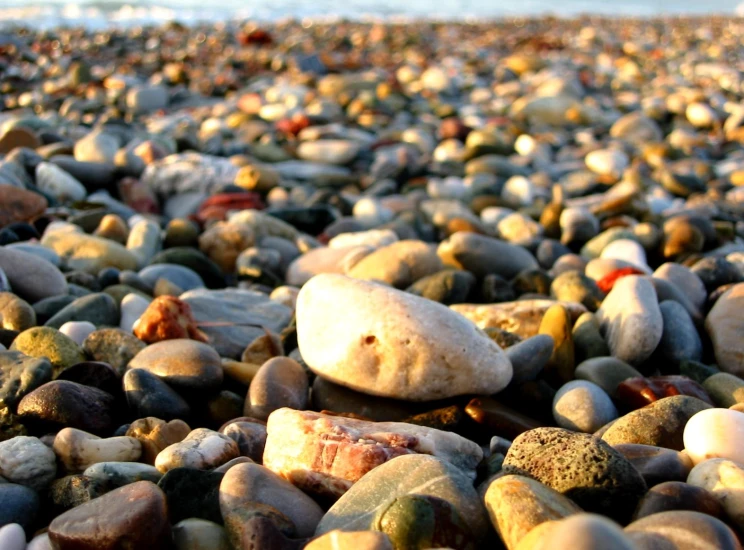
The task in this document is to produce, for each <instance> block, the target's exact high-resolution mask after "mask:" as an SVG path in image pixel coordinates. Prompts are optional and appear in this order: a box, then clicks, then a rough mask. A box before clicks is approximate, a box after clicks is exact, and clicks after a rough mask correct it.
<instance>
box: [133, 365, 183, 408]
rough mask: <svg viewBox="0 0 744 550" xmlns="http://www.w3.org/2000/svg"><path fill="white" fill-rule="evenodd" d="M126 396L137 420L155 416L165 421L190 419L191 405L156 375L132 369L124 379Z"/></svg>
mask: <svg viewBox="0 0 744 550" xmlns="http://www.w3.org/2000/svg"><path fill="white" fill-rule="evenodd" d="M123 384H124V396H125V397H126V400H127V405H128V406H129V410H130V411H131V412H132V414H133V415H134V416H135V417H136V418H144V417H148V416H154V417H156V418H161V419H163V420H173V419H176V418H188V417H189V416H190V415H191V408H190V407H189V404H188V403H187V402H186V401H185V400H184V399H183V397H181V396H180V395H178V393H177V392H176V391H175V390H173V389H172V388H171V387H170V386H169V385H168V384H166V383H165V382H163V381H162V380H161V379H160V378H158V377H157V376H155V375H154V374H152V373H150V372H148V371H146V370H144V369H137V368H132V369H129V370H127V372H126V374H125V375H124V379H123Z"/></svg>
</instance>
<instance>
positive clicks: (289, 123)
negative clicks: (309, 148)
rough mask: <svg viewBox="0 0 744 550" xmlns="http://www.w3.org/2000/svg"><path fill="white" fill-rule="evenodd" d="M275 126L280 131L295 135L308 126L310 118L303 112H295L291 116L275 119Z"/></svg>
mask: <svg viewBox="0 0 744 550" xmlns="http://www.w3.org/2000/svg"><path fill="white" fill-rule="evenodd" d="M275 126H276V129H277V130H279V131H280V132H284V133H285V134H289V135H293V136H296V135H297V134H299V133H300V132H301V131H302V130H304V129H305V128H307V127H308V126H310V119H309V118H308V117H307V116H305V115H303V114H296V115H294V116H293V117H292V118H283V119H281V120H279V121H277V122H276V124H275Z"/></svg>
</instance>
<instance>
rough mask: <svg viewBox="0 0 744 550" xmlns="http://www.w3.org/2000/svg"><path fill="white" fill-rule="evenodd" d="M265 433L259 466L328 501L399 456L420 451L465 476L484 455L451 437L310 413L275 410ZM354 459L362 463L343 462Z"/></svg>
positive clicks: (427, 430)
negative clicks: (330, 451)
mask: <svg viewBox="0 0 744 550" xmlns="http://www.w3.org/2000/svg"><path fill="white" fill-rule="evenodd" d="M266 430H267V433H268V436H267V438H266V447H265V450H264V456H263V462H264V466H266V467H267V468H269V469H270V470H272V471H273V472H275V473H277V474H279V475H280V476H282V477H284V478H285V479H287V480H288V481H290V482H291V483H292V484H293V485H296V486H298V487H300V488H301V489H304V490H306V491H310V492H313V493H317V494H320V495H326V496H331V497H339V496H341V495H342V494H344V493H345V492H346V491H348V490H349V488H350V487H352V486H353V484H354V483H355V482H357V481H358V480H359V479H360V478H362V476H364V475H365V474H366V473H367V472H368V471H370V470H371V469H373V468H375V467H376V466H377V467H379V465H380V464H383V463H385V462H387V461H389V460H390V459H392V458H395V457H397V456H400V455H407V454H412V453H419V452H422V451H425V452H426V454H431V455H434V456H436V457H438V458H440V459H442V460H445V461H448V462H451V463H452V464H454V465H456V466H457V467H458V468H460V469H461V470H462V471H463V475H469V476H473V475H474V468H475V466H476V464H477V463H478V462H479V461H480V459H481V458H482V456H483V453H482V451H481V449H480V447H478V446H477V445H476V444H475V443H473V442H472V441H470V440H467V439H465V438H463V437H461V436H459V435H457V434H454V433H450V432H444V431H440V430H436V429H432V428H427V427H424V426H415V425H412V424H406V423H402V422H401V423H398V422H387V423H376V422H368V421H365V420H356V419H353V418H344V417H338V416H329V415H325V414H322V413H315V412H311V411H304V412H301V411H293V410H291V409H279V410H278V411H274V412H273V413H272V414H271V416H269V421H268V424H267V427H266ZM330 434H333V438H332V439H331V438H330ZM329 442H332V443H329ZM329 445H332V446H333V447H335V452H334V454H333V456H334V457H336V458H335V459H334V460H333V461H330V462H329V461H328V460H325V459H324V458H323V457H325V456H327V453H328V450H327V448H328V446H329ZM353 456H357V457H359V456H361V457H364V459H363V460H362V459H354V460H350V459H345V458H346V457H353Z"/></svg>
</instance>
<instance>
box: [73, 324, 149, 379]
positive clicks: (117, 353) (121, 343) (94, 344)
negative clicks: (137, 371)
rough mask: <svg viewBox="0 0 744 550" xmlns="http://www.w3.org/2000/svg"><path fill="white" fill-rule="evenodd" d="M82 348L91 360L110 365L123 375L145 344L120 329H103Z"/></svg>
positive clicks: (95, 332) (84, 342)
mask: <svg viewBox="0 0 744 550" xmlns="http://www.w3.org/2000/svg"><path fill="white" fill-rule="evenodd" d="M82 348H83V351H84V352H85V353H86V354H87V355H88V356H89V357H90V358H91V359H93V360H94V361H103V362H104V363H108V364H109V365H111V366H112V367H113V368H114V369H115V370H116V372H117V373H119V375H122V374H123V373H124V370H125V369H126V367H127V365H129V362H130V361H131V360H132V358H133V357H134V356H135V355H137V354H138V353H139V352H140V351H142V350H143V349H144V348H145V344H144V343H143V342H141V341H140V340H139V339H137V338H136V337H135V336H133V335H132V334H128V333H126V332H124V331H123V330H120V329H118V328H103V329H98V330H96V331H94V332H92V333H90V335H88V337H87V338H86V339H85V340H84V341H83V343H82Z"/></svg>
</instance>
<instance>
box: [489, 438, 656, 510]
mask: <svg viewBox="0 0 744 550" xmlns="http://www.w3.org/2000/svg"><path fill="white" fill-rule="evenodd" d="M503 470H504V472H505V473H507V474H517V475H527V476H529V477H532V478H534V479H536V480H538V481H540V482H541V483H544V484H545V485H547V486H548V487H550V488H552V489H555V490H556V491H558V492H559V493H561V494H563V495H565V496H567V497H569V498H571V500H573V501H574V502H576V503H577V504H578V505H579V506H581V507H582V508H583V509H584V510H587V511H590V512H602V513H603V514H604V515H607V516H609V517H611V518H617V519H618V520H620V521H622V520H624V519H627V518H629V517H630V516H631V514H632V513H633V510H634V509H635V506H636V504H637V503H638V500H639V499H640V498H641V497H642V496H643V494H644V493H645V492H646V483H645V482H644V481H643V478H642V477H641V475H640V473H638V471H637V470H636V469H635V468H634V467H633V465H632V464H631V463H630V462H629V461H628V460H626V459H625V457H623V455H622V454H620V453H619V452H617V451H615V450H614V449H613V448H612V447H610V446H609V445H608V444H607V443H605V442H604V441H602V440H600V439H598V438H596V437H593V436H591V435H589V434H579V433H573V432H570V431H568V430H563V429H561V428H537V429H535V430H531V431H529V432H526V433H524V434H522V435H520V436H519V437H517V438H516V439H515V440H514V442H513V443H512V445H511V447H510V448H509V452H508V453H507V454H506V458H505V460H504V465H503Z"/></svg>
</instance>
